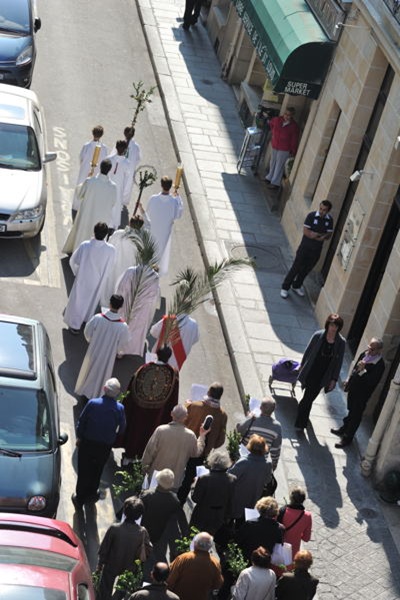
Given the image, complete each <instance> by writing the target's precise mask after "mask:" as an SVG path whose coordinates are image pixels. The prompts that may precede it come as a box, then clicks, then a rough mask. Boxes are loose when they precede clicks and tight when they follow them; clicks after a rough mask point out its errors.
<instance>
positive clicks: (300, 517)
mask: <svg viewBox="0 0 400 600" xmlns="http://www.w3.org/2000/svg"><path fill="white" fill-rule="evenodd" d="M305 499H306V493H305V491H304V490H303V488H301V487H299V486H296V487H293V488H292V489H291V490H290V496H289V504H287V505H286V506H283V507H282V508H281V509H280V510H279V515H278V521H279V522H280V523H282V525H284V527H285V533H284V538H283V539H284V541H285V542H287V543H289V544H291V545H292V554H293V556H295V555H296V554H297V552H298V551H299V550H300V545H301V542H302V541H303V542H309V541H310V538H311V528H312V516H311V513H310V512H309V511H308V510H305V509H304V506H303V503H304V501H305ZM287 569H288V570H289V571H291V570H292V569H293V564H292V565H288V566H287Z"/></svg>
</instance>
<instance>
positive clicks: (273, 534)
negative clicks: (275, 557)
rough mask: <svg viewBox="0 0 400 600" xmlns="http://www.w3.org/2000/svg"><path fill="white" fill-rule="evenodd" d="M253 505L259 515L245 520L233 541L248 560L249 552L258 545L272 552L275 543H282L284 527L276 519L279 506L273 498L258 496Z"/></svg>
mask: <svg viewBox="0 0 400 600" xmlns="http://www.w3.org/2000/svg"><path fill="white" fill-rule="evenodd" d="M255 507H256V509H257V510H258V512H259V514H260V516H259V517H258V518H257V519H250V520H249V521H246V522H245V523H244V525H242V527H241V528H240V529H239V531H238V532H237V533H236V536H235V541H236V543H237V545H238V546H239V548H240V549H241V550H242V552H243V554H244V557H245V558H246V559H247V560H250V557H251V553H252V552H253V550H254V549H255V548H258V547H259V546H263V548H265V549H266V550H268V552H269V553H270V554H272V551H273V549H274V546H275V544H282V543H283V534H284V527H283V525H281V524H280V523H278V521H277V520H276V518H277V516H278V512H279V507H278V503H277V501H276V500H275V498H271V497H270V496H267V497H265V498H260V500H258V502H257V503H256V506H255Z"/></svg>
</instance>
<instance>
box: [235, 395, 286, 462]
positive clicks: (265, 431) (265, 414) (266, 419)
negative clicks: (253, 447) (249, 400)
mask: <svg viewBox="0 0 400 600" xmlns="http://www.w3.org/2000/svg"><path fill="white" fill-rule="evenodd" d="M274 410H275V400H274V399H273V398H271V396H266V397H265V398H264V399H263V400H262V401H261V405H260V411H261V414H260V416H259V417H256V416H255V415H254V414H253V413H249V414H248V415H247V417H246V418H245V420H244V421H242V422H241V423H238V424H237V425H236V430H237V431H238V432H239V433H241V434H242V436H243V443H244V444H247V442H248V440H249V438H250V437H251V436H252V435H253V434H256V435H261V437H263V438H264V439H265V441H266V442H267V444H268V446H269V452H270V456H271V460H272V468H273V470H274V471H275V469H276V467H277V465H278V460H279V457H280V454H281V446H282V427H281V424H280V423H279V421H277V420H276V419H274V418H273V417H272V416H271V415H272V413H273V412H274Z"/></svg>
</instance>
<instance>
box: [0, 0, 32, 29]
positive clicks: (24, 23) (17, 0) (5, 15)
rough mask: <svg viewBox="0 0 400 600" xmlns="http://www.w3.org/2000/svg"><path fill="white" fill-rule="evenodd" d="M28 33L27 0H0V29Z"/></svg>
mask: <svg viewBox="0 0 400 600" xmlns="http://www.w3.org/2000/svg"><path fill="white" fill-rule="evenodd" d="M1 30H5V31H15V32H17V33H30V16H29V2H28V0H0V31H1Z"/></svg>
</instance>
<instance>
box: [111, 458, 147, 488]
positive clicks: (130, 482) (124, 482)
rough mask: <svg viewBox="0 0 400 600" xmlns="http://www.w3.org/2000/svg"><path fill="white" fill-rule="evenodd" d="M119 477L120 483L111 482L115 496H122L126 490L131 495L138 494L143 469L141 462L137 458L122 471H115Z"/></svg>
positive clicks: (141, 482)
mask: <svg viewBox="0 0 400 600" xmlns="http://www.w3.org/2000/svg"><path fill="white" fill-rule="evenodd" d="M115 475H116V476H117V477H119V478H120V480H121V481H120V483H114V484H113V492H114V494H115V495H116V496H124V495H126V493H127V492H128V493H129V494H130V495H132V496H138V495H139V494H140V492H141V491H142V485H143V479H144V475H143V471H142V463H141V462H140V460H139V459H135V460H134V462H133V463H131V464H130V465H128V467H127V469H126V470H124V471H117V472H116V473H115Z"/></svg>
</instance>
